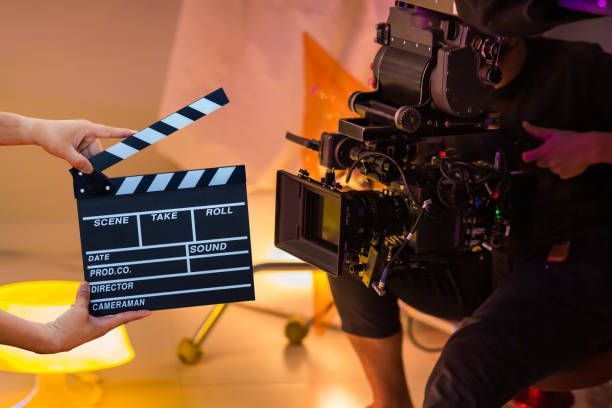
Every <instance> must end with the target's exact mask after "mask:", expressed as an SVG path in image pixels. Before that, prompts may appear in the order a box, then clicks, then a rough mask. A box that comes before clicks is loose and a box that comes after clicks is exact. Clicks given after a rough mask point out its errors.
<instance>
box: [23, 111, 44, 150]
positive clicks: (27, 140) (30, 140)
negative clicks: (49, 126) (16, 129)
mask: <svg viewBox="0 0 612 408" xmlns="http://www.w3.org/2000/svg"><path fill="white" fill-rule="evenodd" d="M42 121H43V119H38V118H30V117H26V116H22V123H21V126H20V130H21V140H23V144H26V145H40V141H39V138H38V136H39V135H40V133H41V130H42V129H43V126H41V125H42V123H41V122H42Z"/></svg>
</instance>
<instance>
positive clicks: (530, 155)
mask: <svg viewBox="0 0 612 408" xmlns="http://www.w3.org/2000/svg"><path fill="white" fill-rule="evenodd" d="M544 146H545V145H542V146H540V147H537V148H535V149H532V150H527V151H526V152H523V154H522V155H521V157H522V158H523V161H524V162H525V163H531V162H533V161H536V160H538V159H541V158H543V157H544V156H545V154H546V148H545V147H544Z"/></svg>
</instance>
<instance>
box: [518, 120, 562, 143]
mask: <svg viewBox="0 0 612 408" xmlns="http://www.w3.org/2000/svg"><path fill="white" fill-rule="evenodd" d="M522 125H523V129H525V130H526V131H527V133H529V134H530V135H531V136H533V137H535V138H536V139H540V140H548V139H550V138H551V137H552V136H553V135H554V134H555V133H556V132H558V130H557V129H549V128H544V127H540V126H535V125H532V124H531V123H529V122H527V121H523V123H522Z"/></svg>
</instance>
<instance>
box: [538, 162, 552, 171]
mask: <svg viewBox="0 0 612 408" xmlns="http://www.w3.org/2000/svg"><path fill="white" fill-rule="evenodd" d="M536 165H537V166H538V167H540V168H542V169H547V168H550V167H551V166H550V163H549V162H548V161H546V160H538V161H537V163H536Z"/></svg>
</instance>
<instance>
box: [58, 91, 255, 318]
mask: <svg viewBox="0 0 612 408" xmlns="http://www.w3.org/2000/svg"><path fill="white" fill-rule="evenodd" d="M228 102H229V101H228V99H227V97H226V95H225V93H224V92H223V89H218V90H216V91H214V92H212V93H210V94H208V95H206V96H205V97H203V98H201V99H199V100H198V101H196V102H194V103H192V104H190V105H189V106H186V107H184V108H183V109H181V110H179V111H177V112H175V113H173V114H172V115H170V116H168V117H166V118H164V119H162V120H160V121H159V122H156V123H155V124H153V125H151V126H149V127H148V128H146V129H144V130H142V131H140V132H138V133H136V134H134V135H133V136H131V137H129V138H127V139H125V140H123V141H122V142H119V143H117V144H115V145H113V146H111V147H110V148H108V149H107V150H105V151H103V152H101V153H99V154H98V155H96V156H94V157H92V158H91V162H92V164H93V166H94V169H95V171H94V173H92V174H91V175H88V174H83V173H80V172H78V171H77V170H75V169H71V170H70V172H71V173H72V175H73V180H74V192H75V197H76V199H77V209H78V217H79V228H80V234H81V248H82V254H83V267H84V272H85V279H86V280H87V281H88V282H89V283H90V292H91V302H90V305H89V311H90V313H91V314H92V315H94V316H101V315H108V314H115V313H119V312H123V311H127V310H138V309H148V310H157V309H170V308H176V307H186V306H196V305H206V304H217V303H228V302H237V301H244V300H254V299H255V294H254V288H253V266H252V260H251V244H250V234H249V220H248V207H247V195H246V176H245V168H244V166H229V167H221V168H212V169H200V170H189V171H181V172H174V173H160V174H148V175H137V176H129V177H119V178H107V177H106V176H105V175H104V174H103V173H102V171H103V170H105V169H106V168H108V167H110V166H112V165H113V164H116V163H118V162H120V161H121V160H123V159H125V158H127V157H129V156H131V155H133V154H135V153H137V152H138V151H140V150H142V149H144V148H146V147H148V146H150V145H151V144H153V143H156V142H158V141H160V140H162V139H163V138H165V137H166V136H168V135H170V134H172V133H173V132H175V131H177V130H178V129H181V128H182V127H185V126H187V125H188V124H190V123H192V122H193V121H195V120H198V119H200V118H202V117H204V116H206V115H208V114H210V113H211V112H213V111H214V110H216V109H218V108H219V107H221V106H223V105H225V104H227V103H228Z"/></svg>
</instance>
